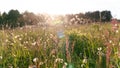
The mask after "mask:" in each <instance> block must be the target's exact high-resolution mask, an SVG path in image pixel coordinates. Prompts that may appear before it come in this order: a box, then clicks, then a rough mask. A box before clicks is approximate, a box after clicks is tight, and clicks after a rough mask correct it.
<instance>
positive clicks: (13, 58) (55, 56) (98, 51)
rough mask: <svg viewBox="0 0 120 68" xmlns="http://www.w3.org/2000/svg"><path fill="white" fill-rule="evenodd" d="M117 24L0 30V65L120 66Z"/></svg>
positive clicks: (42, 67)
mask: <svg viewBox="0 0 120 68" xmlns="http://www.w3.org/2000/svg"><path fill="white" fill-rule="evenodd" d="M118 26H119V24H117V26H116V25H113V24H111V23H107V24H106V23H105V24H85V25H71V26H54V27H53V26H52V27H39V28H16V29H11V30H0V68H120V28H119V27H118ZM113 27H115V28H113Z"/></svg>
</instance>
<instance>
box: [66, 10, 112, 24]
mask: <svg viewBox="0 0 120 68" xmlns="http://www.w3.org/2000/svg"><path fill="white" fill-rule="evenodd" d="M66 18H67V22H70V23H72V24H74V23H75V22H76V23H78V24H81V23H93V22H101V23H102V22H109V21H111V18H112V14H111V11H108V10H105V11H101V12H100V11H94V12H86V13H84V14H83V13H78V14H67V15H66Z"/></svg>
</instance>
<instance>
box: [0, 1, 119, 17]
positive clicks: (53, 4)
mask: <svg viewBox="0 0 120 68" xmlns="http://www.w3.org/2000/svg"><path fill="white" fill-rule="evenodd" d="M119 3H120V1H119V0H1V1H0V11H2V12H4V11H6V12H8V11H9V10H10V9H18V10H19V11H21V12H24V11H26V10H28V11H31V12H35V13H49V14H66V13H79V12H83V13H84V12H87V11H95V10H100V11H102V10H110V11H112V14H113V16H115V17H118V18H120V16H119V15H120V14H119V12H120V6H119Z"/></svg>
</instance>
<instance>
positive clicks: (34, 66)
mask: <svg viewBox="0 0 120 68" xmlns="http://www.w3.org/2000/svg"><path fill="white" fill-rule="evenodd" d="M28 68H37V67H36V65H30V66H29V67H28Z"/></svg>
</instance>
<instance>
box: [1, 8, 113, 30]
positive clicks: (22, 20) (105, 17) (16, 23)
mask: <svg viewBox="0 0 120 68" xmlns="http://www.w3.org/2000/svg"><path fill="white" fill-rule="evenodd" d="M111 18H112V15H111V12H110V11H107V10H105V11H101V12H100V11H94V12H86V13H85V14H83V13H79V14H66V15H65V16H60V19H61V20H63V21H64V23H65V22H67V23H77V24H81V23H86V22H87V23H90V22H109V21H110V20H111ZM50 20H52V18H51V16H49V15H44V14H34V13H32V12H28V11H25V12H23V13H20V12H19V11H18V10H13V9H11V10H10V11H9V12H8V13H6V12H3V13H2V14H1V13H0V29H3V28H4V29H8V28H16V27H22V26H25V25H36V24H38V23H45V22H46V21H47V22H50Z"/></svg>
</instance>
